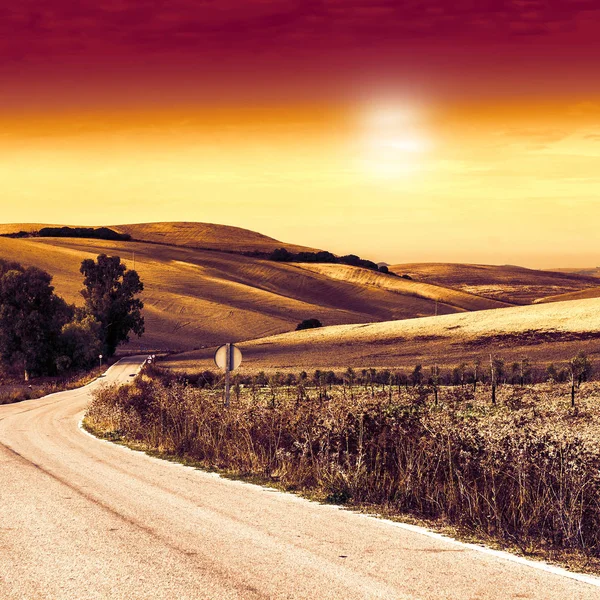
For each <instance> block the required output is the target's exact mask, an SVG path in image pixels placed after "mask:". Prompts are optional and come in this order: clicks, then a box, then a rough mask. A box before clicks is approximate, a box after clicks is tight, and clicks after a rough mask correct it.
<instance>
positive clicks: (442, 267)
mask: <svg viewBox="0 0 600 600" xmlns="http://www.w3.org/2000/svg"><path fill="white" fill-rule="evenodd" d="M390 271H392V272H394V273H397V274H399V275H403V274H407V275H410V276H411V277H412V278H413V279H415V280H418V281H422V282H426V283H434V284H436V285H441V286H444V287H449V288H453V289H457V290H461V291H463V292H469V293H471V294H477V295H478V296H484V297H486V298H492V299H494V300H501V301H503V302H509V303H512V304H531V303H532V302H534V301H535V300H537V299H538V298H543V297H546V296H554V295H557V294H567V293H571V292H578V291H580V290H583V289H586V288H592V287H595V286H597V285H598V280H597V279H595V278H594V277H591V276H588V275H580V274H575V273H565V272H554V271H540V270H536V269H526V268H524V267H516V266H512V265H502V266H498V265H468V264H453V263H407V264H398V265H392V266H390Z"/></svg>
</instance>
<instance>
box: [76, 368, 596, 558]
mask: <svg viewBox="0 0 600 600" xmlns="http://www.w3.org/2000/svg"><path fill="white" fill-rule="evenodd" d="M368 373H371V372H367V375H366V376H362V380H360V379H359V378H360V376H359V375H357V374H354V373H353V372H352V371H347V372H346V373H345V375H344V384H343V385H333V386H331V385H328V384H327V380H328V379H327V378H328V375H327V374H325V373H323V374H315V377H314V378H310V379H307V378H306V377H304V376H303V375H302V374H301V375H300V376H291V375H282V374H279V375H277V376H274V377H271V378H264V377H263V376H262V375H261V376H258V377H254V378H251V379H250V380H249V383H247V385H245V386H243V387H241V386H240V385H239V382H238V385H237V386H236V387H235V391H234V398H233V400H232V403H231V406H230V407H228V408H225V407H224V406H223V399H222V389H219V388H218V386H217V387H216V388H215V387H205V388H203V389H200V388H198V387H196V386H195V385H193V384H192V383H191V382H190V381H189V380H188V381H185V380H177V378H174V377H173V376H171V377H166V378H164V379H163V380H162V381H161V380H160V379H159V378H157V376H156V373H148V374H147V375H145V376H144V377H142V378H141V379H139V380H138V381H137V382H136V383H135V384H134V385H133V386H131V387H130V388H122V389H114V388H105V389H104V390H102V391H100V392H99V393H98V394H97V395H96V397H95V399H94V401H93V402H92V404H91V406H90V408H89V411H88V413H87V416H86V424H87V426H88V427H89V428H90V429H91V430H93V431H94V432H96V433H99V434H102V435H104V436H106V437H107V438H110V439H116V440H121V441H124V442H126V443H131V444H134V445H137V446H138V447H139V446H140V445H141V447H143V448H146V449H150V450H155V451H159V452H161V453H165V454H168V455H173V456H177V457H179V458H180V459H182V458H183V459H186V460H191V461H194V462H195V463H196V464H199V465H200V466H202V467H204V468H209V469H210V468H216V469H219V470H222V471H224V472H227V473H230V474H233V475H236V476H242V477H247V478H254V479H258V480H260V481H266V482H272V483H275V484H276V485H279V486H281V487H283V488H285V489H289V490H298V491H301V492H303V493H306V494H308V495H310V496H312V497H316V498H319V499H321V500H325V501H330V502H335V503H345V504H348V505H351V506H356V507H363V506H369V507H375V510H377V511H382V512H385V513H386V514H410V515H413V516H416V517H418V518H425V519H433V520H435V521H436V522H438V523H449V524H453V525H455V526H459V527H462V528H465V529H467V530H468V531H470V532H474V533H475V534H477V535H478V536H480V537H482V538H486V539H489V538H493V539H496V540H499V541H500V542H501V543H502V544H505V545H508V546H511V547H516V548H519V549H520V550H521V551H523V552H533V551H539V550H540V549H542V550H544V551H545V552H547V553H550V554H552V553H555V552H559V553H560V552H564V551H568V552H570V553H571V554H573V553H575V554H576V555H579V556H580V557H581V559H582V561H583V562H586V561H592V562H593V561H594V560H596V559H598V557H600V475H599V472H600V471H599V469H600V442H599V441H598V440H599V439H600V429H599V427H600V402H599V400H600V398H599V394H600V385H599V384H598V383H583V384H582V386H581V389H580V390H579V395H578V399H577V407H576V408H575V409H572V408H570V402H569V389H568V388H566V387H565V386H563V385H561V384H556V383H547V384H543V385H536V386H513V385H504V386H502V387H501V388H500V390H499V393H498V396H497V405H495V406H492V405H491V404H490V389H489V387H488V386H485V385H479V386H478V387H477V391H476V392H474V391H473V388H472V387H471V386H470V385H460V384H459V385H456V386H454V387H442V388H439V389H438V399H437V402H436V401H435V395H434V393H433V389H432V387H431V386H430V385H421V384H419V385H415V386H414V387H411V386H409V385H408V382H407V383H406V384H403V383H401V381H402V380H401V379H400V378H398V377H393V376H389V375H388V382H389V383H387V384H386V383H385V377H383V383H376V380H377V378H375V377H372V376H371V377H370V376H369V375H368ZM149 375H152V377H150V376H149ZM379 379H380V380H381V378H379ZM206 380H208V379H206ZM330 381H331V380H330ZM579 564H580V565H581V561H580V563H579ZM596 564H597V561H596Z"/></svg>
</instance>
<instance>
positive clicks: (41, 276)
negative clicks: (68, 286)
mask: <svg viewBox="0 0 600 600" xmlns="http://www.w3.org/2000/svg"><path fill="white" fill-rule="evenodd" d="M51 282H52V277H51V276H50V275H49V274H48V273H46V272H45V271H42V270H41V269H37V268H35V267H28V268H25V267H23V266H21V265H20V264H18V263H10V262H6V261H3V260H0V359H1V360H2V362H3V363H5V364H7V365H8V366H9V367H12V368H13V369H18V370H19V371H20V372H21V373H24V374H25V379H26V380H27V379H29V375H30V374H31V373H36V374H40V375H46V374H52V373H54V371H55V370H56V362H55V361H56V357H57V351H58V348H59V338H60V333H61V329H62V327H63V325H65V323H67V322H68V321H69V320H70V319H71V318H72V316H73V307H71V306H69V305H68V304H67V303H66V302H65V301H64V300H62V299H61V298H59V297H58V296H56V295H55V294H54V288H53V287H52V285H51Z"/></svg>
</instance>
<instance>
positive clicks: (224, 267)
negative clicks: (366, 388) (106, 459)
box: [0, 223, 598, 368]
mask: <svg viewBox="0 0 600 600" xmlns="http://www.w3.org/2000/svg"><path fill="white" fill-rule="evenodd" d="M43 227H45V225H44V224H14V225H4V226H0V233H11V232H12V233H15V232H16V233H18V232H19V231H22V230H24V231H27V230H29V231H39V230H40V229H42V228H43ZM109 229H110V230H113V231H116V232H118V233H120V234H126V235H131V236H132V238H134V240H133V241H109V240H97V239H84V238H62V237H48V238H44V237H34V238H18V239H16V238H14V239H13V238H0V257H2V258H5V259H9V260H15V261H19V262H21V263H23V264H25V265H35V266H38V267H40V268H42V269H44V270H46V271H48V272H49V273H50V274H52V275H53V276H54V285H55V286H56V290H57V292H58V293H59V294H60V295H62V296H64V297H65V298H66V299H67V300H68V301H70V302H76V303H81V302H82V298H81V296H80V294H79V291H80V289H81V287H82V276H81V274H80V272H79V267H80V264H81V261H82V260H83V259H85V258H95V257H96V256H97V255H98V254H100V253H106V254H113V255H114V254H116V255H119V256H121V257H122V258H123V260H124V261H125V262H126V263H127V265H128V266H129V267H133V266H134V263H135V268H136V270H137V271H138V272H139V274H140V277H141V278H142V280H143V282H144V285H145V290H144V293H143V301H144V302H145V305H146V308H145V316H146V325H147V326H146V335H145V336H144V338H143V339H142V340H141V341H139V340H138V339H137V338H134V339H133V340H132V343H131V344H130V349H133V350H136V349H140V348H141V349H148V348H152V349H172V350H182V351H189V350H191V349H194V348H200V349H201V351H200V354H198V355H194V354H192V355H190V356H191V357H193V358H191V359H190V360H192V361H193V360H196V359H198V360H200V363H199V364H202V361H203V360H204V359H203V357H204V354H202V352H204V350H202V348H203V347H213V346H216V345H218V344H221V343H224V342H241V341H248V340H252V339H257V338H266V337H269V336H272V335H276V334H281V333H284V332H290V331H293V330H295V328H296V325H297V324H298V323H300V322H301V321H303V320H305V319H311V318H316V319H318V320H319V321H321V322H322V323H323V324H324V325H326V326H327V325H342V324H355V325H356V329H355V330H353V331H362V329H361V328H362V327H364V328H366V331H375V332H378V331H379V330H378V329H376V328H375V329H373V326H372V325H367V324H368V323H373V322H394V323H400V322H404V320H407V319H418V320H419V322H420V323H422V324H424V325H426V327H425V329H424V330H423V331H422V332H421V333H419V334H415V335H414V336H412V337H406V339H405V338H404V334H402V333H399V334H398V336H396V337H394V336H392V337H390V336H387V334H386V335H383V336H382V338H381V340H379V339H374V338H373V339H372V340H371V341H370V342H369V343H368V344H362V342H360V340H359V342H357V343H356V347H355V341H354V340H353V338H352V336H350V338H348V342H347V343H348V344H349V346H348V347H346V346H344V344H345V343H346V342H343V343H342V345H341V346H337V345H336V343H337V342H336V343H333V342H332V343H331V344H330V345H329V346H327V348H328V350H327V352H329V351H331V352H336V353H339V357H338V356H337V355H336V356H335V357H333V356H328V355H327V354H323V353H322V352H321V350H320V349H319V348H320V347H319V348H317V347H315V349H311V348H309V347H303V348H302V349H301V350H302V352H303V353H304V352H306V357H308V358H310V357H311V356H312V357H313V358H315V359H317V358H318V357H319V356H321V359H322V360H325V358H326V359H327V360H333V359H334V358H335V360H342V361H343V360H345V358H344V357H346V358H348V360H350V359H352V360H355V359H356V360H358V359H359V358H360V361H362V362H363V363H364V362H365V361H375V363H377V364H379V363H378V362H377V361H380V360H382V361H387V360H391V359H390V356H391V355H393V357H394V358H393V360H394V361H399V360H403V358H402V357H405V358H406V357H410V361H412V360H415V359H418V358H419V357H420V356H427V355H428V353H429V352H430V351H431V344H434V346H435V343H436V342H435V341H432V339H433V338H435V339H438V337H439V336H438V334H437V333H433V334H431V336H433V338H430V334H429V333H427V331H428V328H429V327H430V325H429V324H430V323H431V321H429V320H427V319H424V320H423V319H422V317H434V315H436V314H437V315H438V317H437V318H439V319H441V321H440V323H444V322H445V321H444V319H446V318H447V317H446V316H444V315H452V314H454V313H467V312H468V311H483V312H480V313H477V315H483V316H477V317H475V316H473V317H472V318H473V319H474V320H472V321H468V322H469V323H479V322H481V323H484V324H486V325H485V326H486V327H488V326H489V327H492V328H493V326H494V324H495V322H496V321H497V322H501V320H502V319H504V318H505V317H504V312H503V311H505V310H506V311H512V310H513V308H511V307H510V306H509V302H512V301H515V299H516V300H517V301H526V300H527V301H530V300H532V299H534V298H538V297H544V298H545V299H546V296H549V295H553V294H555V293H568V294H573V293H581V294H589V295H591V296H593V295H594V294H595V293H596V292H595V291H594V288H591V287H590V286H591V284H592V283H595V286H596V287H595V289H596V290H597V289H598V280H597V279H593V278H589V277H588V278H586V277H581V276H577V275H569V274H560V273H559V274H557V273H548V272H543V271H535V270H530V269H521V268H519V267H486V266H481V265H431V264H426V265H414V264H413V265H400V266H398V265H397V266H396V267H392V270H394V269H395V270H396V272H397V273H399V274H402V273H408V274H410V275H411V276H412V277H413V278H414V279H412V280H410V279H402V278H401V277H396V276H394V275H386V274H383V273H379V272H376V271H372V270H368V269H363V268H359V267H353V266H349V265H343V264H318V263H282V262H274V261H269V260H263V259H261V258H257V257H252V256H246V255H243V254H240V252H246V251H254V252H263V251H265V252H266V251H270V250H271V249H272V248H279V247H281V246H282V242H279V241H277V240H273V239H272V238H269V237H267V236H263V235H261V234H259V233H255V232H252V231H249V230H245V229H240V228H235V227H227V226H222V225H210V224H205V223H151V224H140V225H124V226H110V227H109ZM135 240H137V241H135ZM140 240H142V241H140ZM285 246H286V247H288V248H290V249H291V250H292V249H299V250H300V251H311V250H314V249H306V248H305V247H303V246H297V245H290V244H286V245H285ZM207 248H209V249H207ZM586 290H588V291H586ZM484 292H485V293H484ZM540 292H546V293H545V294H543V293H540ZM538 294H539V295H538ZM567 305H568V303H562V305H561V306H564V307H566V306H567ZM507 306H508V308H506V307H507ZM534 308H535V310H542V309H543V305H538V306H536V307H534ZM489 309H501V310H489ZM527 314H530V313H527ZM531 314H538V313H531ZM539 314H542V313H539ZM543 314H545V313H543ZM566 314H568V313H566ZM485 315H489V316H487V317H486V316H485ZM469 318H471V317H469ZM486 319H487V320H486ZM460 323H462V321H458V322H457V324H456V325H451V326H449V328H450V329H452V327H456V328H457V331H458V330H459V329H460V327H461V325H460ZM421 326H422V325H420V326H419V327H421ZM391 327H392V329H391V330H393V331H396V329H397V328H398V327H399V328H400V329H398V331H400V330H402V327H401V326H399V325H393V326H391ZM407 327H408V326H407ZM440 327H442V325H440ZM409 329H410V328H409ZM434 329H435V328H434ZM326 330H327V331H331V329H326ZM386 331H387V330H386ZM407 331H408V330H407ZM410 331H412V329H411V330H410ZM394 335H395V334H394ZM286 339H287V338H286ZM294 339H297V338H294ZM305 339H309V338H305ZM332 339H333V338H332ZM360 339H362V338H360ZM440 339H441V338H440ZM454 339H455V337H451V338H450V339H449V340H448V339H445V340H444V342H443V344H442V342H440V346H439V348H440V350H442V349H443V350H444V352H446V353H447V355H448V356H452V352H453V348H454V347H455V346H454V345H455V342H454V341H452V340H454ZM456 339H458V338H456ZM386 340H388V341H387V342H386ZM448 343H450V346H448ZM261 344H262V342H261ZM265 344H266V345H260V346H257V348H258V347H260V348H263V349H264V348H267V347H271V346H270V344H271V342H268V343H267V342H265ZM277 344H279V342H277ZM277 344H276V345H275V346H272V347H273V348H274V349H275V350H276V351H275V354H274V360H277V361H279V359H281V361H282V362H278V363H277V364H279V365H280V366H281V367H282V368H283V367H285V366H286V365H295V364H297V363H298V361H299V360H300V359H299V358H298V357H299V356H300V355H299V354H298V351H299V350H298V349H296V348H292V347H291V346H285V348H288V349H286V350H285V351H283V350H282V351H280V348H279V346H278V345H277ZM286 344H287V342H286ZM386 344H388V346H386ZM456 344H457V345H456V348H460V344H459V343H458V342H456ZM281 348H284V346H282V347H281ZM261 352H262V350H261ZM315 352H316V353H317V354H315ZM319 353H321V354H319ZM390 353H392V354H390ZM302 356H303V357H304V354H302ZM361 357H362V358H361ZM378 357H379V358H378ZM321 359H319V360H321ZM186 360H187V359H186ZM302 360H304V358H302ZM407 360H408V358H407ZM188 364H189V363H188Z"/></svg>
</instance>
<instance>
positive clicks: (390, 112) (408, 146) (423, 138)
mask: <svg viewBox="0 0 600 600" xmlns="http://www.w3.org/2000/svg"><path fill="white" fill-rule="evenodd" d="M361 129H362V133H361V140H362V141H361V161H360V162H361V163H362V167H363V169H364V170H365V171H366V172H367V174H369V175H370V176H375V177H384V178H386V179H393V178H397V177H405V176H407V175H410V174H413V173H416V172H418V171H419V170H420V168H421V167H422V165H423V164H424V162H425V159H424V155H425V154H427V153H428V152H429V150H430V149H431V147H432V141H431V137H430V136H429V135H428V134H427V133H426V132H425V127H424V123H423V119H422V117H421V116H420V115H419V113H418V112H417V111H416V110H415V109H412V108H408V107H398V108H394V107H385V108H381V107H378V108H371V109H370V110H368V111H366V113H365V114H364V116H363V119H362V128H361Z"/></svg>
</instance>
